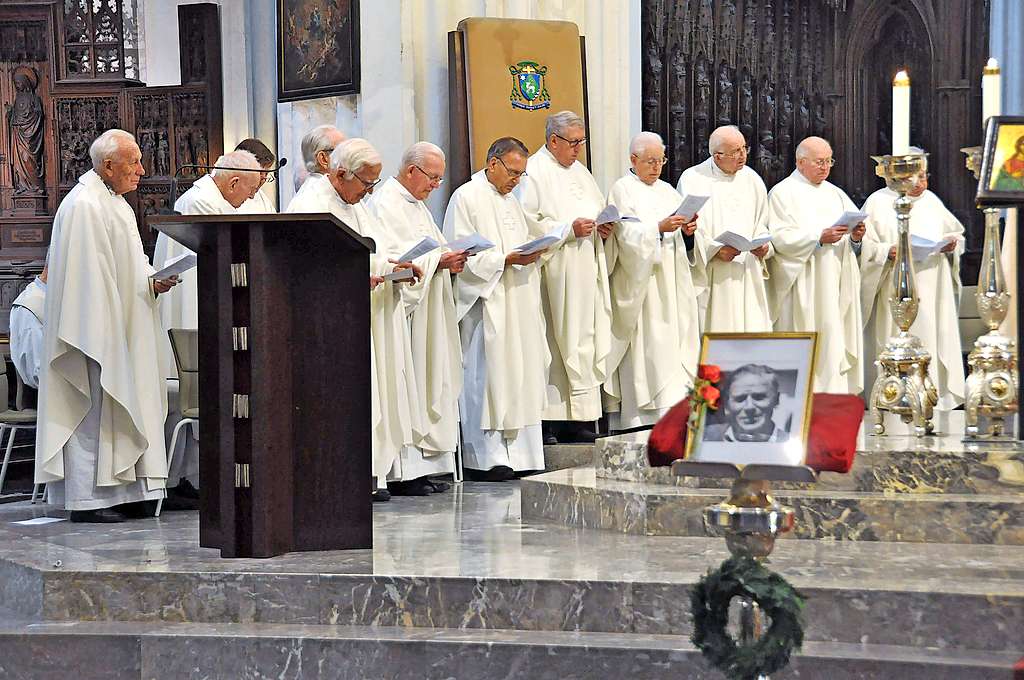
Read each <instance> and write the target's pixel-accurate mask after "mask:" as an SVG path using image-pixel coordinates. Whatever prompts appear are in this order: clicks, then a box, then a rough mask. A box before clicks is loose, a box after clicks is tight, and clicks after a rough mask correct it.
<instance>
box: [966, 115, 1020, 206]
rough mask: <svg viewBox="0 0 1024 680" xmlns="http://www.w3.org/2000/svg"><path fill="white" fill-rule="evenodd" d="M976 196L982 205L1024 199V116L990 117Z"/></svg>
mask: <svg viewBox="0 0 1024 680" xmlns="http://www.w3.org/2000/svg"><path fill="white" fill-rule="evenodd" d="M977 199H978V203H979V204H981V205H1016V204H1020V203H1024V116H992V117H991V118H989V119H988V126H987V128H986V130H985V147H984V151H983V153H982V161H981V177H980V179H979V180H978V196H977Z"/></svg>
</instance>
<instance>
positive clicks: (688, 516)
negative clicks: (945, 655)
mask: <svg viewBox="0 0 1024 680" xmlns="http://www.w3.org/2000/svg"><path fill="white" fill-rule="evenodd" d="M727 495H728V494H727V493H726V491H725V490H724V489H707V488H681V487H675V486H670V485H663V484H653V483H647V482H625V481H619V480H612V479H604V478H598V477H597V476H596V473H595V470H594V469H593V468H576V469H573V470H560V471H556V472H549V473H546V474H543V475H535V476H533V477H529V478H527V479H524V480H523V483H522V514H523V519H524V520H533V521H547V522H557V523H561V524H567V525H570V526H576V527H586V528H595V529H609V530H612V531H621V532H625V533H633V534H642V535H644V534H645V535H648V536H704V535H705V532H704V524H703V513H702V509H703V508H704V507H705V506H707V505H711V504H713V503H717V502H719V501H721V500H724V499H725V497H726V496H727ZM773 495H774V496H775V498H777V499H778V500H779V501H780V502H782V503H784V504H786V505H789V506H791V507H793V508H794V510H796V527H795V529H794V531H793V532H791V533H789V534H786V535H785V537H786V538H790V539H792V538H803V539H833V540H842V541H909V542H915V543H967V544H997V545H1015V546H1020V545H1024V495H1013V494H1000V495H996V494H952V493H947V494H913V493H905V494H894V493H883V492H877V491H868V492H864V491H832V490H826V489H800V490H791V489H779V490H777V491H776V492H775V493H774V494H773Z"/></svg>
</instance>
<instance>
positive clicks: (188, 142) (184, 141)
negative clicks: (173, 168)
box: [174, 128, 196, 176]
mask: <svg viewBox="0 0 1024 680" xmlns="http://www.w3.org/2000/svg"><path fill="white" fill-rule="evenodd" d="M174 134H175V137H177V146H178V155H177V163H178V170H181V169H182V167H184V166H186V165H193V164H195V162H196V157H195V154H194V153H193V151H192V133H191V131H189V130H188V129H187V128H178V129H176V130H175V131H174ZM195 174H196V170H195V169H194V168H189V171H188V172H187V173H186V176H195Z"/></svg>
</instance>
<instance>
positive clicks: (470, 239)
mask: <svg viewBox="0 0 1024 680" xmlns="http://www.w3.org/2000/svg"><path fill="white" fill-rule="evenodd" d="M445 245H446V246H448V248H449V250H451V251H452V252H457V251H459V250H464V251H466V253H467V254H469V255H476V254H477V253H480V252H483V251H485V250H490V249H491V248H493V247H494V244H493V243H491V242H490V241H489V240H488V239H485V238H484V237H483V236H481V235H480V234H470V235H469V236H463V237H462V238H457V239H455V240H454V241H448V243H446V244H445Z"/></svg>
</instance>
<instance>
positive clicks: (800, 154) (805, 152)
mask: <svg viewBox="0 0 1024 680" xmlns="http://www.w3.org/2000/svg"><path fill="white" fill-rule="evenodd" d="M814 142H821V143H822V144H826V145H828V147H829V148H832V145H831V144H829V143H828V140H827V139H825V138H824V137H808V138H807V139H805V140H803V141H802V142H800V143H799V144H797V147H796V159H797V160H798V161H799V160H803V159H804V158H807V157H808V156H809V155H810V154H811V150H810V147H811V144H813V143H814Z"/></svg>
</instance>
